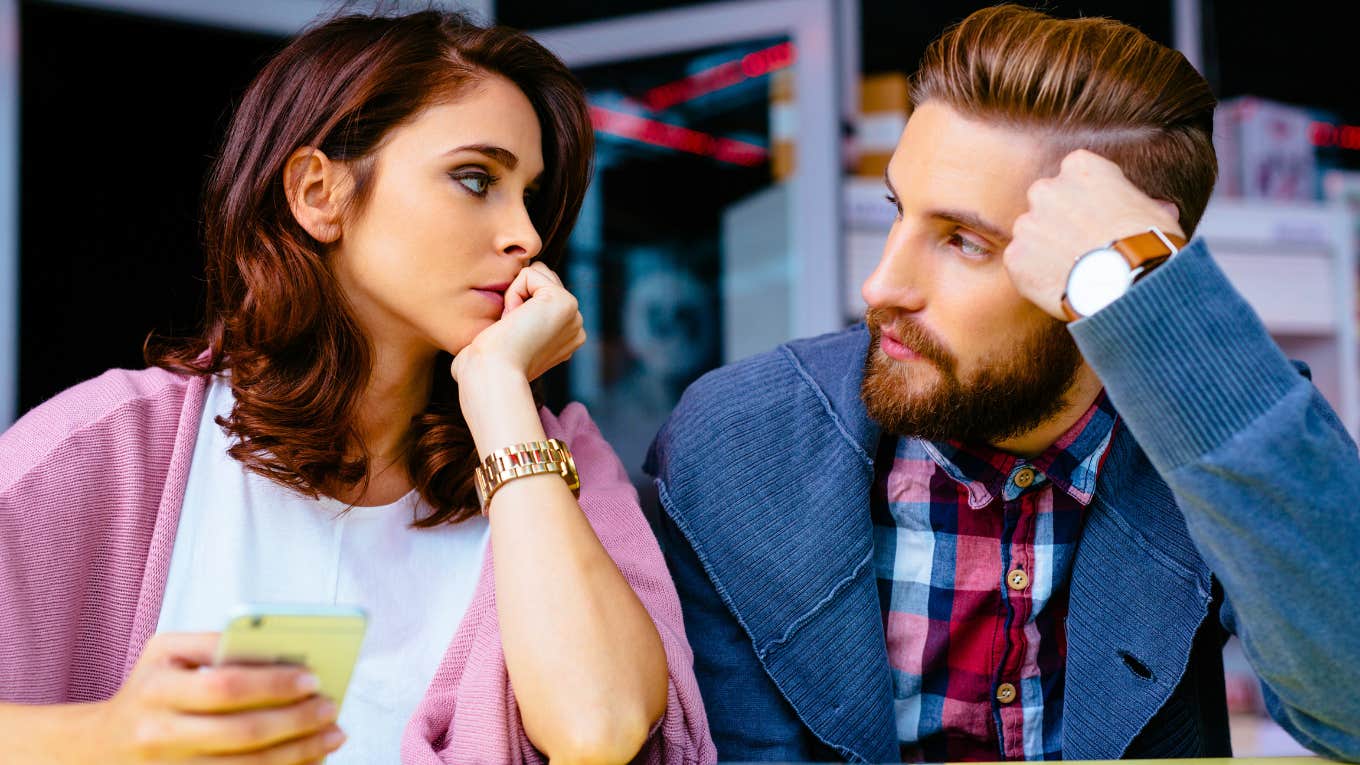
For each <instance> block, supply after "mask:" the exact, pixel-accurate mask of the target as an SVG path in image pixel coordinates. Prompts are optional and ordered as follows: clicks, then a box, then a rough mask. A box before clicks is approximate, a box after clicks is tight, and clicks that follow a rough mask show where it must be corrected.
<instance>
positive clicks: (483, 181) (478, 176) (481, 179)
mask: <svg viewBox="0 0 1360 765" xmlns="http://www.w3.org/2000/svg"><path fill="white" fill-rule="evenodd" d="M453 179H454V180H455V181H458V183H460V184H462V186H463V188H465V189H467V190H468V191H471V192H472V193H473V194H476V195H477V196H479V197H480V196H486V192H487V191H488V190H489V189H490V188H491V176H489V175H487V174H486V173H461V174H459V175H455V176H453Z"/></svg>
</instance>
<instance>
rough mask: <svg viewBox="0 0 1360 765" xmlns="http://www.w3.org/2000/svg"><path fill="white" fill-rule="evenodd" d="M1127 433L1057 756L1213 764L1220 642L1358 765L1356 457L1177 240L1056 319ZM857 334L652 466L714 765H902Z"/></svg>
mask: <svg viewBox="0 0 1360 765" xmlns="http://www.w3.org/2000/svg"><path fill="white" fill-rule="evenodd" d="M1071 332H1072V334H1073V336H1074V337H1075V338H1076V340H1077V343H1078V344H1079V346H1080V348H1081V350H1082V353H1083V354H1084V356H1085V357H1086V359H1087V361H1088V362H1089V363H1090V364H1091V365H1092V367H1093V368H1094V369H1095V370H1096V372H1097V374H1098V375H1099V376H1100V378H1101V380H1102V381H1103V382H1104V383H1105V385H1106V390H1107V391H1108V392H1109V395H1110V397H1111V400H1112V401H1113V402H1114V404H1115V406H1116V408H1117V409H1118V410H1119V412H1120V415H1121V417H1122V418H1123V422H1124V424H1125V426H1126V427H1121V428H1119V431H1118V435H1117V437H1116V438H1115V440H1114V442H1113V444H1112V445H1111V453H1110V456H1109V457H1108V460H1107V462H1106V464H1105V468H1104V470H1103V473H1102V476H1101V480H1100V484H1099V486H1098V488H1097V493H1096V497H1095V500H1094V501H1093V503H1092V505H1091V508H1090V510H1089V515H1088V519H1087V524H1086V528H1085V530H1084V532H1083V536H1082V539H1081V542H1080V545H1079V547H1078V550H1077V555H1076V559H1075V562H1074V565H1073V571H1072V581H1071V604H1070V611H1069V614H1068V622H1067V632H1068V642H1069V648H1068V657H1067V675H1066V691H1065V693H1066V695H1065V699H1064V710H1065V712H1064V715H1065V716H1064V720H1063V755H1064V757H1066V758H1069V759H1097V758H1116V757H1152V756H1156V757H1186V756H1199V755H1215V756H1226V755H1227V754H1228V753H1229V751H1230V747H1229V742H1228V728H1227V715H1226V711H1225V704H1224V691H1223V668H1222V659H1221V649H1222V645H1223V641H1224V640H1225V639H1226V636H1227V634H1228V633H1230V632H1231V633H1236V634H1237V635H1238V636H1239V637H1240V638H1241V640H1242V643H1243V646H1244V648H1245V651H1246V654H1247V657H1248V659H1249V660H1250V661H1251V662H1252V665H1253V666H1254V668H1255V670H1256V672H1257V673H1258V674H1259V675H1260V677H1261V679H1262V685H1263V688H1264V691H1265V695H1266V698H1267V703H1268V705H1269V707H1270V709H1271V712H1272V714H1273V715H1274V716H1275V718H1276V719H1277V720H1278V721H1279V722H1280V723H1281V724H1282V725H1284V726H1285V727H1286V728H1287V729H1288V730H1289V731H1290V732H1291V733H1292V734H1293V735H1294V736H1295V737H1296V738H1298V740H1299V741H1301V742H1303V743H1304V744H1305V745H1307V746H1308V747H1310V748H1312V749H1313V750H1315V751H1317V752H1319V753H1321V754H1324V755H1328V756H1331V757H1335V758H1340V759H1351V760H1360V685H1357V682H1360V595H1357V592H1360V589H1358V588H1357V583H1356V579H1357V577H1360V563H1357V561H1356V551H1357V550H1360V511H1358V510H1357V508H1358V507H1360V456H1357V451H1356V446H1355V444H1354V443H1353V442H1352V441H1351V439H1350V438H1349V437H1348V436H1347V435H1346V433H1345V430H1344V429H1343V428H1342V426H1341V424H1340V422H1339V421H1338V419H1337V417H1336V415H1335V414H1334V413H1333V411H1332V410H1331V408H1330V407H1329V406H1328V405H1327V403H1326V402H1325V401H1324V400H1323V399H1322V397H1321V396H1320V395H1319V394H1318V393H1317V390H1316V389H1315V388H1314V386H1313V385H1312V383H1311V382H1309V381H1308V380H1307V379H1306V377H1304V376H1301V375H1300V374H1299V372H1298V371H1297V370H1296V369H1295V368H1294V367H1293V366H1292V365H1291V364H1290V363H1289V362H1288V361H1287V360H1286V359H1285V358H1284V356H1283V355H1282V354H1281V353H1280V351H1279V349H1278V348H1277V346H1276V345H1275V344H1274V343H1273V342H1272V341H1271V339H1270V338H1269V336H1268V335H1267V334H1266V331H1265V328H1264V327H1263V326H1262V325H1261V323H1260V321H1259V319H1258V318H1257V317H1256V315H1255V314H1254V313H1253V312H1252V310H1251V309H1250V307H1249V306H1248V305H1247V304H1246V303H1245V301H1243V300H1242V298H1241V297H1240V296H1239V295H1238V294H1237V293H1236V292H1235V291H1234V290H1233V288H1232V287H1231V285H1230V284H1229V283H1228V281H1227V279H1226V278H1225V277H1224V276H1223V274H1222V272H1221V271H1220V270H1219V269H1218V268H1217V266H1216V265H1215V264H1214V263H1213V261H1212V260H1211V259H1210V257H1209V253H1208V251H1207V249H1206V248H1205V246H1204V244H1203V243H1202V242H1195V243H1193V244H1192V245H1191V246H1190V247H1188V248H1187V249H1185V250H1184V251H1182V252H1181V253H1180V254H1178V255H1177V256H1176V257H1175V258H1173V259H1172V260H1171V261H1170V262H1169V263H1167V264H1166V265H1164V266H1163V267H1161V268H1159V269H1158V270H1157V271H1155V272H1153V273H1152V274H1151V275H1150V276H1149V277H1148V278H1146V279H1144V280H1142V281H1140V282H1139V283H1138V284H1137V285H1135V286H1134V288H1133V289H1131V290H1130V292H1129V294H1127V295H1125V296H1124V297H1123V298H1121V299H1120V300H1118V301H1116V302H1115V303H1114V304H1112V305H1110V306H1108V307H1107V308H1105V309H1104V310H1102V311H1101V312H1099V313H1098V314H1096V315H1094V316H1092V317H1089V318H1087V319H1084V320H1082V321H1079V322H1076V323H1074V324H1073V325H1071ZM867 342H868V333H867V332H866V331H865V330H864V328H863V327H856V328H854V329H851V330H848V331H845V332H840V333H836V334H831V335H826V336H823V337H819V338H813V339H809V340H803V341H797V342H794V343H790V344H788V345H784V346H781V347H780V348H778V349H776V350H774V351H772V352H770V353H766V354H763V355H760V356H756V357H753V358H751V359H747V360H745V361H742V362H739V363H737V364H733V365H730V366H728V367H725V368H723V369H720V370H717V371H715V372H713V373H711V374H709V375H707V376H705V377H704V378H702V379H701V380H699V381H698V382H696V383H695V384H694V385H693V386H691V388H690V389H689V390H688V391H687V392H686V393H685V396H684V398H683V399H682V401H681V402H680V405H679V406H678V407H677V409H676V410H675V412H674V413H673V414H672V416H671V418H670V419H669V421H668V422H667V424H666V425H665V426H664V427H663V428H662V430H661V432H660V433H659V434H658V436H657V439H656V442H655V443H654V444H653V447H652V451H651V454H650V455H649V456H648V465H647V469H648V472H650V473H651V474H652V475H654V476H655V477H656V483H657V487H658V489H659V492H660V497H661V502H662V506H663V510H664V512H663V515H662V518H661V519H660V521H659V523H658V529H657V533H658V536H659V537H660V539H661V541H662V546H663V548H664V549H665V551H666V554H667V559H668V561H669V563H670V566H671V572H672V575H673V576H674V577H675V580H676V585H677V587H678V588H679V591H680V596H681V600H682V603H683V606H684V609H685V622H686V631H687V633H688V636H689V639H690V641H691V643H692V644H693V647H694V653H695V670H696V673H697V675H698V678H699V684H700V688H701V690H702V692H703V695H704V700H705V703H706V705H707V709H708V718H709V722H710V724H711V726H712V730H713V736H714V740H715V742H716V743H717V747H718V752H719V755H720V756H721V757H722V758H723V759H725V760H811V759H828V758H831V759H841V758H844V759H849V760H852V761H868V762H885V761H894V760H896V758H897V751H898V750H897V738H896V733H895V729H894V721H893V704H892V684H891V679H890V675H889V670H888V657H887V650H886V648H885V645H884V638H883V628H882V621H881V614H880V606H879V600H878V595H877V592H876V590H875V588H874V572H873V567H872V564H871V554H872V537H871V533H872V530H871V521H870V515H869V487H870V482H871V480H872V475H873V472H872V471H873V454H874V446H875V444H876V443H877V440H878V437H879V430H878V427H877V426H876V425H875V424H874V422H873V421H872V420H870V419H869V418H868V416H867V414H866V413H865V411H864V407H863V404H862V403H861V401H860V398H859V384H860V379H861V376H862V361H863V358H864V352H865V349H866V347H867Z"/></svg>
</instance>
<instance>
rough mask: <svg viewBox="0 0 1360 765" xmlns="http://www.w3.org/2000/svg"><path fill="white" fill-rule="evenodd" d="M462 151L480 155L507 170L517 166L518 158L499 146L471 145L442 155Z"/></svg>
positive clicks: (450, 150)
mask: <svg viewBox="0 0 1360 765" xmlns="http://www.w3.org/2000/svg"><path fill="white" fill-rule="evenodd" d="M464 151H475V152H477V153H478V154H481V155H482V156H484V157H486V158H487V159H491V160H495V161H496V162H499V163H500V164H502V165H504V166H505V168H506V169H507V170H514V169H515V168H516V167H518V166H519V157H516V156H515V153H514V152H513V151H510V150H509V149H502V148H501V147H499V146H492V145H490V144H485V143H473V144H468V145H467V146H459V147H458V148H456V149H449V150H448V151H446V152H444V153H445V154H447V155H453V154H457V153H459V152H464Z"/></svg>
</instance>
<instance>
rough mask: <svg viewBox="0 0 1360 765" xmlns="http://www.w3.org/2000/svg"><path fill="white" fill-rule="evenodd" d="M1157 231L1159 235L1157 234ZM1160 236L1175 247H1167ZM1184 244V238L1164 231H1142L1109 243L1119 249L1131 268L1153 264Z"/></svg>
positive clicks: (1172, 253)
mask: <svg viewBox="0 0 1360 765" xmlns="http://www.w3.org/2000/svg"><path fill="white" fill-rule="evenodd" d="M1158 233H1160V234H1161V236H1158ZM1162 236H1165V237H1166V240H1167V241H1169V242H1171V243H1172V244H1173V245H1175V246H1176V249H1175V250H1170V249H1167V246H1166V242H1164V241H1162ZM1184 246H1185V240H1184V239H1182V238H1180V237H1179V236H1176V235H1175V234H1168V233H1166V232H1164V231H1163V232H1157V231H1144V232H1143V233H1141V234H1134V235H1133V236H1126V237H1124V238H1123V239H1120V240H1117V241H1116V242H1115V243H1114V244H1113V245H1111V247H1113V248H1114V249H1116V250H1118V251H1119V254H1120V255H1123V256H1124V259H1125V260H1127V261H1128V262H1129V266H1131V267H1133V268H1140V267H1142V266H1148V265H1155V264H1156V263H1157V262H1158V261H1162V260H1166V259H1167V258H1169V257H1171V256H1172V255H1174V254H1175V253H1176V250H1179V249H1181V248H1182V247H1184Z"/></svg>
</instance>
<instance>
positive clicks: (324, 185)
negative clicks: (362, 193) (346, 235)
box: [283, 146, 354, 244]
mask: <svg viewBox="0 0 1360 765" xmlns="http://www.w3.org/2000/svg"><path fill="white" fill-rule="evenodd" d="M353 186H354V183H353V178H352V176H351V175H350V173H349V170H348V168H346V167H345V166H344V165H342V164H340V163H338V162H332V161H331V160H330V158H329V157H327V156H326V155H325V154H323V153H322V152H321V150H320V149H317V148H313V147H311V146H303V147H301V148H299V149H298V150H297V151H294V152H293V153H292V154H291V155H290V156H289V157H288V162H287V163H285V164H284V166H283V190H284V193H285V194H286V195H287V196H288V207H289V209H291V210H292V212H293V218H294V219H295V220H297V222H298V225H300V226H302V228H303V229H304V230H305V231H306V232H307V233H308V234H311V235H312V238H313V239H315V240H317V241H318V242H321V243H322V244H333V243H335V242H336V241H337V240H339V239H340V234H341V233H342V230H343V226H342V223H343V221H344V211H345V205H346V203H347V202H348V201H349V195H350V193H351V191H352V190H353Z"/></svg>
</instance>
